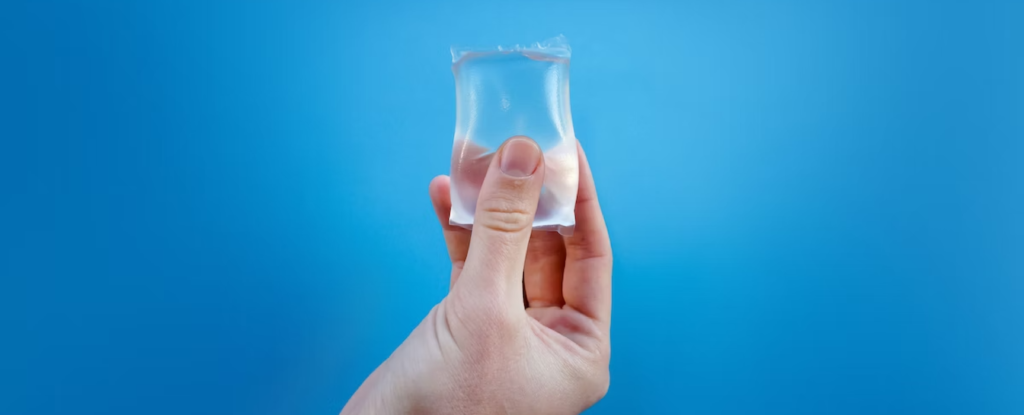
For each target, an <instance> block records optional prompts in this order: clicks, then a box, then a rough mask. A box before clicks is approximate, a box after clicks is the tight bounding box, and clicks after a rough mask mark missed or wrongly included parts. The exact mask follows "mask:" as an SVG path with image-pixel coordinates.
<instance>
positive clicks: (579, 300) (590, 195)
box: [562, 141, 612, 327]
mask: <svg viewBox="0 0 1024 415" xmlns="http://www.w3.org/2000/svg"><path fill="white" fill-rule="evenodd" d="M576 152H577V154H579V170H580V176H579V177H580V179H579V192H578V193H577V196H576V229H575V232H573V235H572V236H567V237H565V274H564V277H563V281H562V295H563V297H564V298H565V304H566V305H568V306H570V307H572V308H573V309H575V310H577V311H579V312H580V313H583V314H584V315H586V316H588V317H590V318H592V319H594V320H595V321H597V322H599V323H601V324H602V325H603V326H605V327H607V326H608V324H609V321H610V318H611V312H612V246H611V241H610V240H609V238H608V228H607V227H606V226H605V223H604V215H603V214H602V213H601V206H600V205H599V204H598V201H597V188H596V187H595V186H594V176H593V174H592V172H591V170H590V164H589V163H588V161H587V156H586V154H584V153H583V147H582V146H581V145H580V144H579V141H577V142H576Z"/></svg>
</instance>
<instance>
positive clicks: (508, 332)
mask: <svg viewBox="0 0 1024 415" xmlns="http://www.w3.org/2000/svg"><path fill="white" fill-rule="evenodd" d="M577 150H578V154H579V173H580V176H579V192H578V196H577V200H576V228H575V232H574V233H573V235H572V236H569V237H563V236H561V235H559V234H558V233H555V232H539V231H538V232H532V229H531V228H532V223H533V217H534V214H535V213H536V209H537V202H538V198H539V197H540V196H539V195H540V189H541V185H542V182H543V179H544V177H543V176H544V165H543V157H542V154H541V151H540V148H539V147H537V145H536V143H534V142H533V141H532V140H530V139H527V138H525V137H514V138H511V139H509V140H508V141H506V142H505V144H503V145H502V147H501V148H500V149H499V150H498V151H497V152H496V156H495V157H494V159H493V160H491V163H490V165H489V167H488V170H487V174H486V178H485V179H484V181H483V184H482V186H481V190H480V196H479V199H478V201H477V209H476V215H475V224H474V226H473V230H472V231H469V230H467V229H463V228H459V227H454V226H451V225H449V224H448V216H449V212H450V210H451V198H450V191H449V190H450V189H449V186H450V183H449V179H448V177H446V176H439V177H437V178H435V179H434V180H433V181H432V182H431V183H430V196H431V200H432V201H433V204H434V209H435V211H436V213H437V217H438V220H439V221H440V222H441V227H442V229H443V232H444V238H445V243H446V245H447V247H448V254H449V256H450V258H451V261H452V274H451V286H450V291H449V293H448V296H447V297H445V298H444V299H443V300H442V301H441V302H440V303H439V304H438V305H437V306H435V307H434V308H433V309H432V310H431V311H430V313H429V314H428V315H427V317H426V318H425V319H424V320H423V321H422V322H421V323H420V325H419V326H418V327H416V329H415V330H413V332H412V334H410V335H409V337H408V338H407V339H406V340H405V342H403V343H402V345H401V346H399V347H398V349H397V350H395V352H394V353H393V354H392V355H391V356H390V357H389V358H388V359H387V360H386V361H385V362H384V363H383V364H381V366H380V367H378V368H377V370H375V371H374V372H373V374H371V375H370V377H369V378H367V379H366V381H365V382H364V383H363V385H362V386H360V388H359V390H357V391H356V393H355V394H354V395H353V396H352V398H351V400H350V401H349V402H348V404H347V405H346V406H345V408H344V409H343V410H342V415H347V414H363V413H366V414H398V413H424V414H456V413H467V414H491V413H502V414H570V413H579V412H582V411H583V410H585V409H586V408H588V407H590V406H591V405H593V404H594V403H595V402H597V401H598V400H599V399H601V398H602V397H604V395H605V393H606V392H607V390H608V382H609V373H608V362H609V357H610V352H611V345H610V340H609V333H608V331H609V325H610V320H611V271H612V252H611V244H610V242H609V239H608V231H607V228H606V227H605V223H604V218H603V216H602V214H601V208H600V206H599V205H598V201H597V193H596V190H595V187H594V180H593V176H592V174H591V171H590V166H589V164H588V163H587V159H586V156H585V155H584V153H583V149H582V148H580V147H578V148H577ZM524 289H525V294H524Z"/></svg>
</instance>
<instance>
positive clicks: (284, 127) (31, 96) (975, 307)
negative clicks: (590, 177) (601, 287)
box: [0, 0, 1024, 415]
mask: <svg viewBox="0 0 1024 415" xmlns="http://www.w3.org/2000/svg"><path fill="white" fill-rule="evenodd" d="M964 3H967V2H964ZM974 3H975V4H970V5H967V4H959V5H958V4H947V3H936V2H924V1H921V2H910V1H904V2H891V1H847V2H818V1H779V2H757V1H691V2H644V1H634V2H600V1H598V2H582V1H581V2H556V1H543V2H532V3H524V4H515V5H513V4H510V3H505V2H502V3H484V2H464V3H454V2H452V3H448V2H446V3H440V2H437V3H435V2H412V1H409V2H387V1H380V2H365V3H355V2H294V1H293V2H285V1H281V2H276V3H268V2H252V1H244V2H207V1H190V2H185V1H153V2H110V1H71V2H65V3H61V4H58V3H53V2H45V1H22V0H7V1H4V2H3V5H2V6H0V59H2V64H0V244H2V246H0V276H2V280H0V330H2V331H0V333H2V334H0V336H2V337H0V413H2V414H5V415H6V414H66V413H75V414H122V413H123V414H139V413H147V414H179V413H190V414H330V413H335V412H336V411H338V410H340V409H341V407H342V406H343V404H344V403H345V401H346V400H347V398H348V397H349V395H350V394H351V393H352V392H354V391H355V389H356V388H357V387H358V385H359V383H360V382H361V381H362V379H363V378H364V377H365V376H366V375H367V374H369V373H370V372H371V371H372V370H373V368H374V367H375V366H376V365H377V364H379V363H380V362H381V361H383V360H384V359H385V358H386V357H387V356H388V355H389V354H390V353H391V351H392V350H393V348H394V347H396V346H397V345H398V344H399V343H400V342H401V341H402V339H403V338H404V337H405V336H406V335H407V334H408V332H409V331H410V330H411V329H412V328H413V327H414V326H415V325H416V324H417V323H418V322H419V320H420V319H421V318H422V317H423V316H424V315H425V314H426V313H427V311H428V310H429V309H430V307H431V306H432V305H433V304H434V303H436V302H437V301H438V300H440V299H441V298H442V297H443V296H444V295H445V292H446V290H447V281H448V269H449V268H448V264H447V259H446V256H445V249H444V246H443V243H442V239H441V236H440V234H439V229H438V226H437V224H436V222H435V219H434V217H433V212H432V211H431V208H430V204H429V201H428V198H427V192H426V189H427V183H428V182H429V180H430V179H431V177H433V176H434V175H436V174H441V173H446V172H447V169H448V165H449V155H450V146H451V140H452V133H453V128H454V114H455V106H454V104H455V103H454V97H455V94H454V82H453V78H452V74H451V72H450V67H449V65H450V56H449V55H448V47H449V45H451V44H477V45H491V44H508V43H516V42H530V41H535V40H541V39H544V38H547V37H550V36H553V35H557V34H559V33H564V34H565V35H566V36H567V37H568V38H569V40H570V42H571V43H572V45H573V48H574V56H573V67H572V81H571V83H572V111H573V118H574V121H575V127H576V132H577V134H578V136H579V137H580V139H581V140H582V142H583V143H584V146H585V147H586V148H587V150H588V154H589V156H590V160H591V163H592V164H593V168H594V171H595V176H596V179H597V183H598V189H599V191H600V193H601V197H602V202H603V206H604V209H605V214H606V217H607V221H608V224H609V228H610V233H611V236H612V240H613V247H614V250H615V255H616V256H615V273H614V292H615V297H614V298H615V300H614V301H615V312H614V321H613V329H612V335H613V345H614V347H613V349H614V353H613V358H612V364H611V365H612V366H611V371H612V384H611V389H610V390H609V392H608V395H607V397H606V398H605V399H604V400H603V401H601V402H600V403H599V404H598V405H597V406H595V407H594V408H593V409H592V410H591V411H590V413H594V414H620V413H694V414H758V413H760V414H776V413H777V414H826V413H828V414H864V413H893V414H909V413H929V414H943V413H948V414H968V413H970V414H1021V413H1024V213H1022V212H1024V163H1022V161H1024V75H1022V74H1024V52H1022V51H1024V46H1022V44H1024V24H1021V22H1022V21H1024V10H1022V7H1021V6H1020V3H1017V5H1013V4H1008V3H1007V4H997V3H982V2H974Z"/></svg>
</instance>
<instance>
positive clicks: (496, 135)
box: [449, 36, 579, 235]
mask: <svg viewBox="0 0 1024 415" xmlns="http://www.w3.org/2000/svg"><path fill="white" fill-rule="evenodd" d="M570 55H571V51H570V49H569V45H568V43H566V41H565V38H564V37H561V36H559V37H557V38H554V39H550V40H547V41H544V42H540V43H535V44H533V45H529V46H519V45H516V46H514V47H498V48H495V49H471V48H456V47H453V48H452V72H453V73H454V74H455V94H456V121H455V144H454V146H453V149H452V168H451V197H452V211H451V216H450V217H449V223H451V224H452V225H457V226H462V227H465V228H472V226H473V214H474V212H475V211H476V201H477V197H478V196H479V194H480V186H481V185H482V184H483V180H484V176H485V175H486V173H487V168H488V166H489V165H490V162H491V159H492V158H493V157H494V153H495V151H497V150H498V147H499V146H501V144H502V143H503V142H504V141H505V140H507V139H508V138H511V137H514V136H520V135H522V136H527V137H530V138H532V139H533V140H534V141H536V142H537V144H538V145H539V146H540V148H541V150H542V151H543V152H544V167H545V171H544V186H543V189H542V190H541V194H540V201H539V203H538V206H537V214H536V216H535V217H534V221H533V228H534V229H535V230H551V231H555V230H557V231H558V232H559V233H561V234H563V235H571V234H572V231H573V228H574V227H575V224H576V218H575V214H574V209H575V207H576V191H577V189H578V182H579V166H578V162H579V159H578V158H577V155H576V135H575V133H574V132H573V129H572V116H571V115H570V111H569V58H570Z"/></svg>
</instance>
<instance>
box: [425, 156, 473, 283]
mask: <svg viewBox="0 0 1024 415" xmlns="http://www.w3.org/2000/svg"><path fill="white" fill-rule="evenodd" d="M430 201H431V202H432V203H433V205H434V213H436V214H437V221H438V222H440V223H441V231H442V232H443V233H444V243H445V245H446V246H447V247H448V258H450V259H451V261H452V278H451V283H450V284H449V288H450V287H451V286H454V285H455V280H457V279H459V274H460V273H461V272H462V266H463V265H464V264H465V263H466V253H467V252H468V251H469V230H468V229H465V228H460V227H458V226H452V225H450V224H448V216H449V215H450V214H451V210H452V197H451V182H450V181H449V179H448V176H444V175H442V176H437V177H435V178H434V180H431V181H430Z"/></svg>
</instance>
